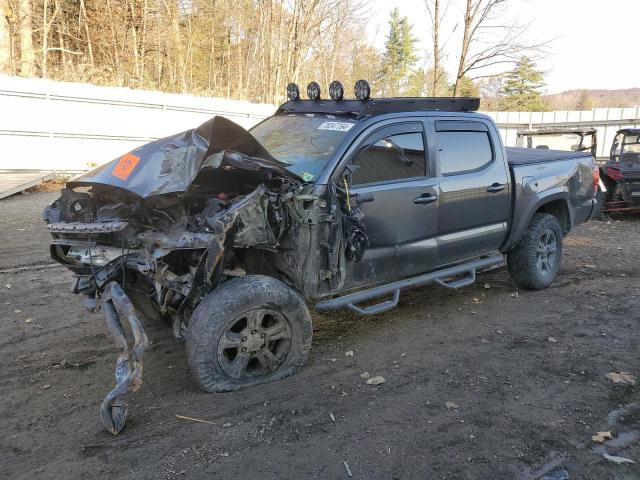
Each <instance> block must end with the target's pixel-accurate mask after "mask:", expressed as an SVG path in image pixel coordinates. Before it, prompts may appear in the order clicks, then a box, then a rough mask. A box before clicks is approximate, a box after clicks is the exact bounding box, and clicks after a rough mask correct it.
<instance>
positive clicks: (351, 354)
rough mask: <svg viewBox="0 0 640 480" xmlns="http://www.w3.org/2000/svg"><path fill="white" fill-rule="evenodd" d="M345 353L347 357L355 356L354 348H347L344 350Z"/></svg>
mask: <svg viewBox="0 0 640 480" xmlns="http://www.w3.org/2000/svg"><path fill="white" fill-rule="evenodd" d="M344 354H345V356H347V357H353V350H347V351H346V352H344Z"/></svg>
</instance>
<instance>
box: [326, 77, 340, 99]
mask: <svg viewBox="0 0 640 480" xmlns="http://www.w3.org/2000/svg"><path fill="white" fill-rule="evenodd" d="M329 96H330V97H331V100H342V99H343V98H344V88H343V87H342V84H341V83H340V82H339V81H337V80H334V81H333V82H331V85H329Z"/></svg>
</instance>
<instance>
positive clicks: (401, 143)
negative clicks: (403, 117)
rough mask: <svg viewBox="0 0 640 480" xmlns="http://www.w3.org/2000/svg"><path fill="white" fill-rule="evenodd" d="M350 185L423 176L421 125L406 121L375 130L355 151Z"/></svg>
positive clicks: (423, 157) (424, 173)
mask: <svg viewBox="0 0 640 480" xmlns="http://www.w3.org/2000/svg"><path fill="white" fill-rule="evenodd" d="M351 163H352V164H353V165H354V166H356V167H358V168H357V169H356V170H355V171H354V172H353V178H352V181H353V184H354V185H363V184H368V183H378V182H389V181H394V180H403V179H407V178H415V177H424V176H425V175H426V157H425V149H424V140H423V137H422V126H421V125H420V124H418V123H416V124H405V125H402V128H399V127H391V128H387V129H383V130H382V131H380V132H375V133H374V134H373V135H372V136H370V137H369V138H368V139H367V140H366V141H365V142H364V144H363V146H362V147H361V148H360V150H359V151H358V152H357V153H356V154H355V156H354V158H353V160H352V162H351Z"/></svg>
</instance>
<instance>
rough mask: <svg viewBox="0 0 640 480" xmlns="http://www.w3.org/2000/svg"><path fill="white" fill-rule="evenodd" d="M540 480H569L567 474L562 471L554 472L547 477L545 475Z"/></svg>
mask: <svg viewBox="0 0 640 480" xmlns="http://www.w3.org/2000/svg"><path fill="white" fill-rule="evenodd" d="M541 480H569V472H567V471H566V470H564V469H562V470H556V471H555V472H552V473H550V474H549V475H545V476H544V477H542V479H541Z"/></svg>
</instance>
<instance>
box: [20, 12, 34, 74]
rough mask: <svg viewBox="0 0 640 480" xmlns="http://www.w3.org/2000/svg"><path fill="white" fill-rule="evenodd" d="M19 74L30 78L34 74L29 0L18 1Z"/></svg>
mask: <svg viewBox="0 0 640 480" xmlns="http://www.w3.org/2000/svg"><path fill="white" fill-rule="evenodd" d="M19 5H20V10H19V18H20V74H21V75H23V76H25V77H31V76H33V74H34V66H35V53H34V51H33V28H32V26H31V22H32V14H31V0H20V3H19Z"/></svg>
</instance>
